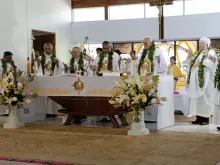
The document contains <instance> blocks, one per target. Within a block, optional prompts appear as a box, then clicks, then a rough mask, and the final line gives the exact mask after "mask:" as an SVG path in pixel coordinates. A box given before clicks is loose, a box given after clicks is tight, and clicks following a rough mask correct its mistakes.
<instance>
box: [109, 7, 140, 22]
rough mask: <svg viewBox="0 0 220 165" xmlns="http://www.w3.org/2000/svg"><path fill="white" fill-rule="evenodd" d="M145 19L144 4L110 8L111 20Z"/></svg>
mask: <svg viewBox="0 0 220 165" xmlns="http://www.w3.org/2000/svg"><path fill="white" fill-rule="evenodd" d="M136 18H144V4H135V5H119V6H110V7H109V20H117V19H136Z"/></svg>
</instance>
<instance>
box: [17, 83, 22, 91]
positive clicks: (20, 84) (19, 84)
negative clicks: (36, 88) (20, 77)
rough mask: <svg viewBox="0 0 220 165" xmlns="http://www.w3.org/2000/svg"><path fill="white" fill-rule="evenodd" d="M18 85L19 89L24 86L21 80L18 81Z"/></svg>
mask: <svg viewBox="0 0 220 165" xmlns="http://www.w3.org/2000/svg"><path fill="white" fill-rule="evenodd" d="M17 86H18V90H21V89H22V88H23V85H22V83H20V82H18V83H17Z"/></svg>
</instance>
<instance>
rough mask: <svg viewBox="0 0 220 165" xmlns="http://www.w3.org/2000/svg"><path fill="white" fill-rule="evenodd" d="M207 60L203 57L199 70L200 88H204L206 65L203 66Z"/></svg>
mask: <svg viewBox="0 0 220 165" xmlns="http://www.w3.org/2000/svg"><path fill="white" fill-rule="evenodd" d="M205 58H206V56H205V55H203V56H202V59H201V61H200V63H199V70H198V79H199V87H200V88H203V86H204V83H205V80H204V69H205V65H203V61H204V59H205Z"/></svg>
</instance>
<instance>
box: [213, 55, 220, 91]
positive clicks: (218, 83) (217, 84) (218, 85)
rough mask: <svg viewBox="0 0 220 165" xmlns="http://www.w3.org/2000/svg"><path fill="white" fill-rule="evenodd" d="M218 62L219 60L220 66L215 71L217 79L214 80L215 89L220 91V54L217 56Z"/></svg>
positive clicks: (219, 64)
mask: <svg viewBox="0 0 220 165" xmlns="http://www.w3.org/2000/svg"><path fill="white" fill-rule="evenodd" d="M216 57H217V60H218V65H217V69H216V71H215V78H214V87H215V88H217V89H218V91H220V53H217V54H216Z"/></svg>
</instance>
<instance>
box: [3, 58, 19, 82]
mask: <svg viewBox="0 0 220 165" xmlns="http://www.w3.org/2000/svg"><path fill="white" fill-rule="evenodd" d="M1 62H2V69H3V72H4V73H5V74H6V73H7V62H5V60H4V59H1ZM11 66H12V67H13V69H14V77H15V78H17V66H15V63H14V61H13V60H11Z"/></svg>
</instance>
